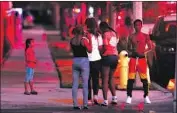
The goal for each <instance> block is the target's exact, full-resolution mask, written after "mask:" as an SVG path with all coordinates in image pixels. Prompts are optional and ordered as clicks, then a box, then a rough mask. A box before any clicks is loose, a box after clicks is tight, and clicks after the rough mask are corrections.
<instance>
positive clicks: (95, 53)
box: [85, 18, 103, 104]
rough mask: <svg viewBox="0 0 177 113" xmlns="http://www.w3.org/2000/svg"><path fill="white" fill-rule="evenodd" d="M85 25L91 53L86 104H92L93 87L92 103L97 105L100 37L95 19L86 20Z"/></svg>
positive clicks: (89, 54) (89, 55)
mask: <svg viewBox="0 0 177 113" xmlns="http://www.w3.org/2000/svg"><path fill="white" fill-rule="evenodd" d="M85 25H86V27H87V37H90V38H91V40H92V52H91V53H88V58H89V61H90V76H89V83H88V84H89V85H88V88H89V89H88V90H89V93H88V104H92V87H93V95H94V96H93V103H94V104H98V96H97V95H98V91H99V74H100V71H101V55H100V52H99V47H100V46H102V44H103V42H102V36H101V34H100V33H99V32H98V26H97V22H96V20H95V18H87V19H86V22H85Z"/></svg>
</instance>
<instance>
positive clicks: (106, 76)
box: [99, 22, 118, 106]
mask: <svg viewBox="0 0 177 113" xmlns="http://www.w3.org/2000/svg"><path fill="white" fill-rule="evenodd" d="M99 27H100V30H101V32H102V37H103V47H102V50H101V53H102V61H101V62H102V69H101V75H102V86H103V98H104V102H103V104H102V106H107V105H108V99H107V92H108V83H109V89H110V90H111V93H112V104H117V96H116V90H115V84H114V80H113V73H114V72H115V69H116V67H117V63H118V62H117V61H118V51H117V43H118V38H117V36H116V32H115V31H114V30H113V29H112V28H111V27H109V25H108V24H107V23H106V22H101V23H100V25H99Z"/></svg>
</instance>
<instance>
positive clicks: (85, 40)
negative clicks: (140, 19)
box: [81, 34, 92, 53]
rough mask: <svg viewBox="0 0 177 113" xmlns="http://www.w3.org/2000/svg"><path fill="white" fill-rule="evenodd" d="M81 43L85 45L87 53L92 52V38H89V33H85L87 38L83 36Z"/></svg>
mask: <svg viewBox="0 0 177 113" xmlns="http://www.w3.org/2000/svg"><path fill="white" fill-rule="evenodd" d="M81 44H82V45H83V46H85V47H86V49H87V52H89V53H91V52H92V40H91V35H90V34H88V35H87V38H83V39H82V40H81Z"/></svg>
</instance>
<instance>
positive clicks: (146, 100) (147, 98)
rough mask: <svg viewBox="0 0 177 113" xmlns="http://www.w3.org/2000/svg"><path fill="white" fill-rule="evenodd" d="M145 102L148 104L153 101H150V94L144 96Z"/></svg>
mask: <svg viewBox="0 0 177 113" xmlns="http://www.w3.org/2000/svg"><path fill="white" fill-rule="evenodd" d="M144 103H146V104H150V103H151V101H150V99H149V97H148V96H146V97H145V98H144Z"/></svg>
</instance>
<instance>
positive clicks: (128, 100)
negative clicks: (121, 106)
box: [126, 96, 151, 104]
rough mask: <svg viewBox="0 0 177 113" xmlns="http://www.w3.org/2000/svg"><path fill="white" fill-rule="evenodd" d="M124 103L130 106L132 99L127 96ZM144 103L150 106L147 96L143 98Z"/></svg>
mask: <svg viewBox="0 0 177 113" xmlns="http://www.w3.org/2000/svg"><path fill="white" fill-rule="evenodd" d="M126 103H127V104H131V103H132V97H130V96H128V97H127V100H126ZM144 103H145V104H150V103H151V101H150V99H149V97H148V96H146V97H145V98H144Z"/></svg>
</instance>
